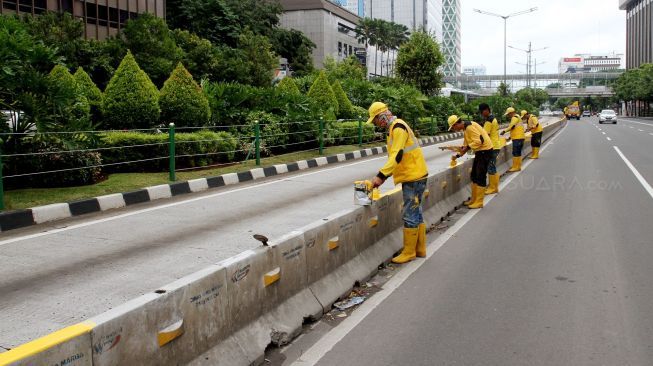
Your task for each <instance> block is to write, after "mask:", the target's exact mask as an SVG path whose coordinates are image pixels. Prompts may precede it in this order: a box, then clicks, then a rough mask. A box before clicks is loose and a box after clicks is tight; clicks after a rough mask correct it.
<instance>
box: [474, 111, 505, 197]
mask: <svg viewBox="0 0 653 366" xmlns="http://www.w3.org/2000/svg"><path fill="white" fill-rule="evenodd" d="M478 111H479V112H480V113H481V117H483V128H484V129H485V132H487V134H488V135H489V136H490V140H492V147H493V149H492V156H490V164H489V165H488V167H487V175H488V178H489V181H490V183H489V184H488V187H487V189H486V190H485V194H494V193H499V173H498V172H497V157H498V156H499V152H501V147H502V146H501V140H500V139H499V122H498V121H497V119H496V118H494V115H493V114H492V110H490V106H489V105H488V104H487V103H481V104H479V105H478Z"/></svg>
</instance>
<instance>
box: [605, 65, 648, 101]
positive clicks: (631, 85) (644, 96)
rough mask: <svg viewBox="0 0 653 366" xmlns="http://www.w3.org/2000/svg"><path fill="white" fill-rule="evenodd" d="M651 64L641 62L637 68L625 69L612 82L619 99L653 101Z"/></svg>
mask: <svg viewBox="0 0 653 366" xmlns="http://www.w3.org/2000/svg"><path fill="white" fill-rule="evenodd" d="M652 82H653V64H643V65H641V66H640V67H639V68H637V69H630V70H626V72H624V73H623V74H621V76H619V78H618V79H617V80H616V82H615V83H614V90H615V93H616V94H617V97H619V99H621V100H624V101H635V100H640V101H647V102H650V101H653V86H651V83H652Z"/></svg>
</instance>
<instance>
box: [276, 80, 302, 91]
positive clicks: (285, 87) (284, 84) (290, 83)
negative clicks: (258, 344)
mask: <svg viewBox="0 0 653 366" xmlns="http://www.w3.org/2000/svg"><path fill="white" fill-rule="evenodd" d="M277 90H279V93H281V94H289V95H297V94H301V93H300V91H299V88H298V87H297V84H296V83H295V80H293V78H290V77H285V78H283V79H281V81H280V82H279V85H277Z"/></svg>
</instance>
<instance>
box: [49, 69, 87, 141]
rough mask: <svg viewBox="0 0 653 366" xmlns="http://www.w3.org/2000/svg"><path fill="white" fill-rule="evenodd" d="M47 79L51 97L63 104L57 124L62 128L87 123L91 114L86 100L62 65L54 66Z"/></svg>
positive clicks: (73, 78) (72, 77)
mask: <svg viewBox="0 0 653 366" xmlns="http://www.w3.org/2000/svg"><path fill="white" fill-rule="evenodd" d="M49 79H50V93H51V95H53V96H57V98H60V100H61V101H62V102H63V103H62V105H61V110H60V111H59V112H60V113H58V115H59V118H58V121H57V122H59V123H60V124H61V125H64V126H68V125H73V126H77V125H78V123H85V122H88V121H89V118H90V113H91V107H90V105H89V102H88V99H86V97H85V96H84V94H83V93H82V91H81V89H80V88H79V86H78V85H77V81H75V77H74V76H73V75H72V74H71V73H70V72H69V71H68V69H67V68H66V67H65V66H62V65H56V66H55V67H54V68H53V69H52V71H50V75H49ZM89 127H90V126H89ZM52 129H53V130H54V129H55V128H52Z"/></svg>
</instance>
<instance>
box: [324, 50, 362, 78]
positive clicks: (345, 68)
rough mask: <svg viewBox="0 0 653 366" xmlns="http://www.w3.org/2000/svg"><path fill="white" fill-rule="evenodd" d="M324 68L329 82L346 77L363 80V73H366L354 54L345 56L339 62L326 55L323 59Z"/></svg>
mask: <svg viewBox="0 0 653 366" xmlns="http://www.w3.org/2000/svg"><path fill="white" fill-rule="evenodd" d="M324 70H325V71H326V73H327V77H328V78H329V82H330V83H334V82H335V81H340V80H347V79H348V80H365V74H366V73H367V71H366V70H365V67H363V65H361V63H360V62H358V59H357V58H356V57H354V56H350V57H347V58H346V59H344V60H342V61H340V62H338V61H336V60H335V59H334V58H333V57H331V56H328V57H327V58H326V59H325V60H324Z"/></svg>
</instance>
